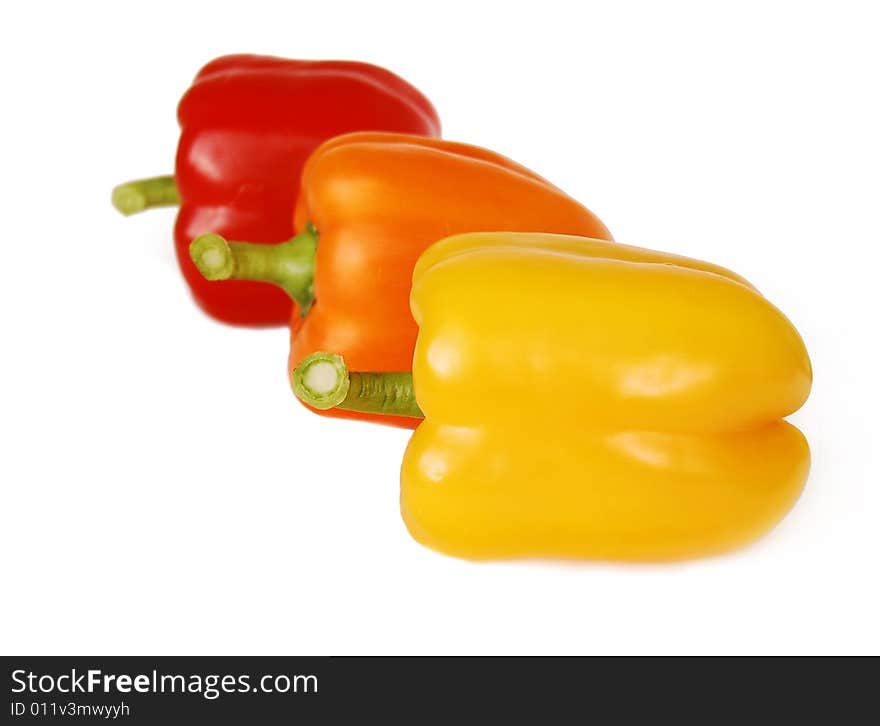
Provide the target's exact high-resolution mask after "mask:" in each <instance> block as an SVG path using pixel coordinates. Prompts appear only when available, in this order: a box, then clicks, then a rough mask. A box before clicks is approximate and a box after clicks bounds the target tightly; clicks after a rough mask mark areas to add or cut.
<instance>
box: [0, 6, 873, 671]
mask: <svg viewBox="0 0 880 726" xmlns="http://www.w3.org/2000/svg"><path fill="white" fill-rule="evenodd" d="M875 12H876V6H875V5H874V4H873V3H871V2H865V3H862V4H858V3H852V2H840V1H837V2H827V3H809V2H792V3H782V2H768V1H766V0H765V1H763V2H757V3H751V2H742V1H740V2H736V3H728V4H725V3H700V2H694V3H680V2H666V3H648V2H645V3H634V2H613V3H612V2H608V3H574V2H559V3H556V2H547V1H544V2H540V3H513V2H505V3H499V4H491V5H490V4H488V3H477V2H468V3H461V4H456V3H450V2H444V3H432V4H425V5H422V4H418V3H413V2H408V3H386V2H380V1H378V0H372V1H371V2H362V3H354V4H352V5H351V6H342V5H340V4H338V3H332V2H315V1H314V0H310V1H309V2H284V3H281V2H279V3H277V4H268V3H262V2H254V1H253V0H249V1H248V2H246V3H242V2H240V0H237V1H236V2H232V3H220V2H211V3H183V2H176V3H162V2H158V1H157V0H150V2H148V3H146V4H144V3H107V4H106V5H95V4H89V3H81V2H77V3H58V4H57V5H42V4H40V3H5V4H4V5H3V9H2V10H0V60H2V65H0V68H2V70H0V73H2V89H0V98H2V102H0V103H2V115H0V130H2V133H0V145H2V149H0V150H2V156H0V164H2V168H0V209H2V216H0V220H2V237H3V239H2V242H0V260H2V282H0V303H2V316H3V317H2V338H0V341H2V342H0V346H2V351H3V352H2V358H0V366H2V370H0V395H2V400H0V416H2V419H0V426H2V439H0V441H2V470H0V472H2V527H0V559H2V586H0V587H2V597H0V611H2V613H0V614H2V618H0V642H2V650H3V651H4V652H6V653H9V654H11V653H15V654H25V653H27V654H44V653H68V654H73V653H83V652H88V653H102V654H145V653H152V654H156V653H187V654H196V653H199V654H201V653H206V654H207V653H226V654H236V653H250V654H265V653H278V654H334V653H335V654H341V653H779V652H786V653H830V652H838V653H844V652H846V653H854V652H862V653H867V652H872V653H877V652H878V651H880V634H878V614H877V613H878V610H880V598H878V553H880V534H878V532H880V497H878V483H880V466H878V454H877V449H878V444H880V442H878V436H877V422H878V416H880V395H878V370H880V359H878V342H877V340H878V310H880V307H878V291H877V283H878V264H880V258H878V247H880V105H878V104H880V101H878V99H880V87H878V72H880V44H878V43H877V38H878V35H880V23H878V20H877V16H876V15H875ZM237 51H238V52H241V51H245V52H247V51H249V52H261V53H271V54H277V55H284V56H289V57H305V58H352V59H360V60H367V61H372V62H375V63H379V64H382V65H385V66H387V67H388V68H391V69H392V70H395V71H397V72H399V73H400V74H402V75H403V76H404V77H406V78H407V79H408V80H410V81H411V82H413V83H415V84H416V85H418V86H419V87H420V88H421V89H423V90H424V91H425V93H427V94H428V95H429V96H430V97H431V98H432V100H433V101H434V102H435V104H436V105H437V108H438V109H439V110H440V113H441V117H442V119H443V122H444V131H445V135H446V136H447V137H448V138H451V139H456V140H461V141H468V142H472V143H477V144H481V145H485V146H489V147H491V148H493V149H496V150H498V151H500V152H502V153H505V154H507V155H509V156H511V157H513V158H514V159H516V160H518V161H520V162H522V163H525V164H526V165H528V166H530V167H532V168H534V169H535V170H537V171H538V172H540V173H542V174H544V175H545V176H547V177H549V178H550V179H551V180H553V181H554V182H555V183H556V184H558V185H559V186H561V187H562V188H563V189H565V190H566V191H568V192H569V193H571V194H572V195H573V196H575V197H577V198H579V199H580V200H582V201H583V202H585V203H586V204H587V205H588V206H589V207H590V208H592V209H593V210H594V211H595V212H596V213H597V214H599V216H600V217H601V218H602V219H603V220H604V221H605V222H606V224H607V225H608V226H609V227H610V229H611V230H612V231H613V233H614V235H615V237H616V238H617V239H618V240H619V241H621V242H626V243H631V244H638V245H643V246H651V247H655V248H659V249H663V250H668V251H672V252H677V253H682V254H686V255H691V256H696V257H701V258H705V259H709V260H712V261H714V262H717V263H720V264H723V265H725V266H727V267H730V268H732V269H734V270H736V271H738V272H740V273H741V274H743V275H745V276H746V277H748V278H749V279H751V280H752V281H753V282H754V283H755V284H756V285H757V286H758V287H759V288H760V289H761V290H762V291H763V292H764V294H766V295H767V296H768V297H769V298H770V299H771V300H773V301H774V302H775V303H776V304H777V305H778V306H779V307H780V308H781V309H782V310H783V311H785V312H786V314H787V315H788V316H789V317H790V318H791V319H792V321H794V323H795V325H796V326H797V327H798V328H799V330H800V331H801V333H802V335H803V337H804V339H805V340H806V343H807V347H808V349H809V351H810V353H811V356H812V361H813V366H814V369H815V381H814V388H813V393H812V396H811V398H810V400H809V401H808V402H807V404H806V406H805V407H804V408H803V409H802V410H801V411H800V412H798V413H797V414H796V415H795V416H793V417H792V421H793V422H794V423H795V424H796V425H798V426H799V427H800V428H801V429H802V430H803V431H804V432H805V434H806V435H807V437H808V439H809V441H810V444H811V446H812V451H813V469H812V474H811V476H810V480H809V482H808V484H807V487H806V490H805V491H804V494H803V497H802V498H801V500H800V502H799V503H798V505H797V506H796V507H795V509H794V510H793V512H792V513H791V515H790V516H789V517H788V518H787V519H786V520H785V521H784V522H783V523H782V524H781V525H780V526H779V527H778V528H777V529H776V530H775V531H774V532H773V533H772V534H771V535H770V536H768V537H766V538H765V539H764V540H762V541H761V542H759V543H758V544H756V545H755V546H752V547H750V548H749V549H747V550H745V551H742V552H739V553H736V554H733V555H730V556H725V557H720V558H715V559H711V560H704V561H700V562H696V563H691V564H682V565H676V566H649V567H648V566H646V567H641V566H615V565H606V564H589V563H588V564H583V565H574V564H554V563H513V564H472V563H467V562H462V561H457V560H454V559H449V558H446V557H443V556H441V555H438V554H435V553H433V552H431V551H428V550H426V549H423V548H422V547H421V546H419V545H418V544H416V543H415V542H414V541H412V540H411V539H410V537H409V536H408V535H407V532H406V530H405V528H404V526H403V523H402V521H401V519H400V516H399V513H398V504H397V497H398V480H397V477H398V466H399V462H400V459H401V455H402V453H403V450H404V447H405V445H406V441H407V438H408V435H409V434H408V432H406V431H402V430H395V429H389V428H384V427H374V426H369V425H364V424H357V423H345V422H339V421H332V420H325V419H322V418H319V417H316V416H313V415H310V414H309V413H308V412H307V411H305V410H304V409H303V408H301V407H300V406H299V405H298V404H297V402H296V401H295V400H294V398H293V396H292V395H291V394H290V392H289V389H288V384H287V380H286V365H285V364H286V355H287V336H286V332H285V330H283V329H273V330H268V331H266V330H257V331H254V330H242V329H234V328H230V327H225V326H222V325H220V324H217V323H214V322H212V321H211V320H209V319H208V318H207V317H205V316H204V315H203V314H202V313H201V312H199V310H198V309H197V308H196V307H195V306H194V305H193V304H192V302H191V300H190V298H189V294H188V291H187V288H186V286H185V285H184V283H183V281H182V279H181V278H180V276H179V274H178V271H177V268H176V263H175V260H174V257H173V250H172V242H171V231H172V224H173V220H174V211H173V210H159V211H152V212H150V213H145V214H143V215H140V216H137V217H132V218H123V217H121V216H119V215H118V214H116V212H115V211H114V210H113V209H112V208H111V206H110V203H109V196H110V189H111V187H112V186H113V185H114V184H115V183H117V182H120V181H123V180H126V179H129V178H132V177H137V176H146V175H150V174H158V173H163V172H169V171H171V170H172V168H173V167H172V165H173V159H174V150H175V146H176V141H177V127H176V121H175V106H176V103H177V100H178V98H179V96H180V94H181V93H182V92H183V91H184V90H185V88H186V87H187V85H188V83H189V81H190V80H191V78H192V76H193V74H194V73H195V71H196V70H197V69H198V68H199V67H200V66H201V65H202V64H203V63H204V62H205V61H207V60H209V59H210V58H212V57H214V56H217V55H220V54H223V53H227V52H237ZM303 113H308V109H306V108H304V109H303ZM524 304H533V301H524Z"/></svg>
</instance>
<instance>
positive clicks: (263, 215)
mask: <svg viewBox="0 0 880 726" xmlns="http://www.w3.org/2000/svg"><path fill="white" fill-rule="evenodd" d="M177 116H178V120H179V122H180V126H181V136H180V143H179V146H178V149H177V162H176V167H175V175H174V177H169V176H166V177H155V178H152V179H143V180H139V181H135V182H129V183H127V184H122V185H120V186H118V187H117V188H116V189H114V191H113V203H114V205H115V206H116V207H117V208H118V209H119V210H120V211H121V212H122V213H123V214H133V213H135V212H139V211H141V210H143V209H146V208H148V207H154V206H167V205H174V204H178V203H179V204H180V211H179V213H178V215H177V223H176V225H175V230H174V237H175V245H176V251H177V259H178V262H179V264H180V267H181V270H182V272H183V275H184V277H185V278H186V281H187V283H188V284H189V286H190V288H191V290H192V293H193V296H194V297H195V299H196V301H197V302H198V304H199V305H200V306H201V307H202V308H203V309H204V310H205V311H206V312H207V313H208V314H210V315H212V316H214V317H215V318H218V319H220V320H223V321H225V322H229V323H237V324H243V325H282V324H286V323H287V322H289V320H290V315H291V306H292V303H291V299H290V297H289V296H288V295H286V294H285V293H284V292H283V291H282V290H280V289H278V288H276V287H274V286H271V285H263V284H260V283H258V282H252V281H247V280H235V281H230V282H227V283H226V284H224V285H215V284H212V283H210V282H209V281H207V280H205V278H204V277H202V275H201V274H200V273H199V271H198V270H197V269H196V267H195V265H194V264H193V262H192V260H191V259H190V255H189V244H190V242H191V241H192V240H193V239H194V238H195V237H197V236H199V235H200V234H202V233H204V232H209V231H211V232H218V233H220V234H222V235H223V236H225V237H229V238H232V239H247V240H250V241H252V242H259V243H264V244H268V243H277V242H282V241H284V240H287V239H289V238H290V237H291V236H292V235H293V233H294V229H293V212H294V205H295V202H296V198H297V194H298V192H299V183H300V172H301V169H302V166H303V164H304V162H305V160H306V158H307V157H308V156H309V154H310V153H311V152H312V150H314V149H315V148H316V147H317V146H318V145H319V144H321V142H323V141H324V140H326V139H329V138H331V137H333V136H337V135H339V134H342V133H346V132H350V131H359V130H366V131H370V130H379V131H398V132H405V133H412V134H418V135H424V136H433V137H436V136H439V135H440V121H439V119H438V118H437V113H436V111H435V110H434V108H433V106H432V105H431V103H430V101H428V99H427V98H425V97H424V96H423V95H422V94H421V93H420V92H419V91H418V90H417V89H416V88H414V87H413V86H411V85H410V84H409V83H407V82H406V81H404V80H403V79H402V78H400V77H398V76H396V75H395V74H393V73H391V72H390V71H387V70H385V69H384V68H379V67H377V66H373V65H369V64H366V63H357V62H350V61H300V60H286V59H282V58H272V57H266V56H256V55H232V56H225V57H222V58H218V59H216V60H213V61H211V62H210V63H208V64H207V65H206V66H205V67H204V68H202V70H201V71H199V73H198V75H197V76H196V78H195V81H194V82H193V84H192V86H191V87H190V89H189V90H188V91H187V92H186V94H185V95H184V96H183V98H182V99H181V101H180V105H179V106H178V111H177Z"/></svg>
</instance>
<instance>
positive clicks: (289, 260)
mask: <svg viewBox="0 0 880 726" xmlns="http://www.w3.org/2000/svg"><path fill="white" fill-rule="evenodd" d="M317 249H318V230H316V229H315V227H314V226H313V225H312V224H307V225H306V228H305V229H304V230H303V231H302V232H300V233H299V234H298V235H296V237H293V238H292V239H289V240H287V241H286V242H280V243H278V244H257V243H254V242H230V241H227V240H225V239H224V238H223V237H221V236H220V235H219V234H213V233H209V234H203V235H201V236H199V237H196V238H195V239H194V240H193V241H192V242H191V243H190V246H189V255H190V257H191V258H192V261H193V262H194V263H195V265H196V267H198V268H199V272H201V273H202V275H203V276H204V277H205V279H208V280H255V281H257V282H266V283H270V284H273V285H278V287H280V288H281V289H282V290H284V291H285V292H286V293H287V294H288V295H290V297H291V298H292V299H293V300H295V301H296V303H297V304H298V305H299V311H300V315H302V316H303V317H305V315H306V313H307V312H308V311H309V308H310V307H311V306H312V303H313V302H314V300H315V293H314V287H313V283H314V279H315V252H316V250H317Z"/></svg>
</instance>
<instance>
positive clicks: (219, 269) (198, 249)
mask: <svg viewBox="0 0 880 726" xmlns="http://www.w3.org/2000/svg"><path fill="white" fill-rule="evenodd" d="M189 256H190V258H191V259H192V261H193V263H194V264H195V266H196V267H198V268H199V272H201V273H202V276H203V277H204V278H205V279H206V280H228V279H229V278H230V277H232V275H233V273H234V272H235V257H233V255H232V250H231V249H230V248H229V243H228V242H227V241H226V240H225V239H223V237H221V236H220V235H219V234H214V233H213V232H209V233H208V234H203V235H200V236H198V237H196V238H195V239H194V240H193V241H192V243H191V244H190V246H189Z"/></svg>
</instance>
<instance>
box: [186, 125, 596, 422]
mask: <svg viewBox="0 0 880 726" xmlns="http://www.w3.org/2000/svg"><path fill="white" fill-rule="evenodd" d="M311 225H313V226H314V229H315V230H316V234H317V236H318V239H319V242H318V244H317V256H316V259H315V261H314V276H313V290H312V293H313V296H314V304H313V305H311V307H310V308H309V311H308V314H307V315H306V316H305V317H304V318H302V319H301V317H300V315H299V311H298V310H295V311H294V315H293V317H292V320H291V345H290V361H289V363H290V370H293V369H294V368H295V367H296V365H297V364H298V363H299V362H300V361H301V360H302V359H303V358H304V357H305V356H307V355H309V354H310V353H313V352H315V351H322V350H330V351H334V352H338V353H341V354H343V355H344V356H345V359H346V360H347V361H349V363H350V364H351V365H352V366H355V367H356V369H357V370H409V368H410V364H411V361H412V353H413V347H414V345H415V341H416V336H417V334H418V328H417V326H416V323H415V321H414V320H413V318H412V314H411V313H410V308H409V294H410V287H411V281H412V274H413V267H414V266H415V264H416V260H417V259H418V258H419V256H420V255H421V254H422V253H423V252H424V251H425V249H426V248H427V247H429V246H430V245H431V244H432V243H433V242H435V241H436V240H438V239H440V238H441V237H444V236H446V235H448V234H452V233H456V232H473V231H482V230H492V229H497V228H504V229H510V230H523V231H524V230H534V229H538V230H542V231H548V232H558V233H566V234H581V235H589V236H592V237H601V238H604V239H610V234H609V233H608V230H607V229H606V228H605V226H604V225H603V224H602V222H600V221H599V219H597V218H596V216H595V215H593V213H592V212H590V211H589V210H588V209H586V208H585V207H584V206H583V205H581V204H580V203H578V202H576V201H575V200H574V199H572V198H571V197H569V196H568V195H566V194H565V193H563V192H562V191H560V190H559V189H557V188H556V187H554V186H553V185H552V184H550V183H549V182H548V181H547V180H545V179H543V178H541V177H540V176H538V175H537V174H535V173H534V172H532V171H530V170H528V169H526V168H525V167H522V166H520V165H519V164H516V163H514V162H513V161H511V160H510V159H507V158H506V157H503V156H501V155H500V154H496V153H494V152H492V151H488V150H486V149H482V148H479V147H475V146H468V145H466V144H459V143H454V142H451V141H446V140H440V139H428V138H422V137H416V136H412V135H404V134H389V133H354V134H348V135H345V136H341V137H337V138H335V139H331V140H330V141H327V142H325V143H324V144H323V145H322V146H321V147H320V148H318V149H317V150H316V151H315V152H314V153H313V154H312V155H311V157H310V158H309V160H308V161H307V162H306V165H305V168H304V170H303V177H302V190H301V192H300V197H299V200H298V202H297V207H296V215H295V224H294V227H295V228H296V229H297V230H304V229H306V228H311ZM306 241H307V240H304V239H303V237H302V236H301V237H300V238H299V239H297V240H293V241H292V242H291V243H288V246H287V247H284V246H281V247H279V248H278V260H279V262H278V263H277V265H275V266H274V268H273V265H272V264H271V263H268V262H264V261H262V260H260V261H255V260H254V259H253V253H254V252H261V251H262V250H254V248H253V247H250V246H247V245H241V244H237V243H234V242H233V243H230V245H231V247H230V248H228V249H227V248H226V247H222V243H223V241H222V240H220V241H219V242H218V240H217V239H216V238H215V237H209V238H207V239H205V240H197V241H196V242H195V243H194V244H193V249H192V252H193V255H194V258H195V259H196V260H197V261H198V262H199V264H200V266H201V267H202V269H203V272H206V273H207V274H211V272H210V269H209V268H210V265H206V264H204V262H203V261H202V260H201V259H200V257H201V256H202V255H204V254H205V253H209V254H210V255H215V256H227V255H231V256H232V257H233V258H234V263H235V264H233V265H229V266H226V267H224V269H223V271H222V273H221V274H220V275H219V277H221V278H222V277H225V276H226V275H227V274H238V275H249V274H251V270H252V268H257V273H256V276H257V277H260V278H262V279H268V278H270V277H271V278H272V279H273V281H274V282H276V284H281V283H283V281H284V280H285V279H288V278H289V275H288V274H287V273H289V272H290V270H292V269H294V268H296V265H295V264H294V260H292V259H291V258H290V257H285V256H284V255H285V254H288V253H290V255H293V254H295V253H297V251H298V250H299V251H301V245H302V243H303V242H306ZM309 243H311V242H309ZM217 244H220V245H221V246H220V247H217V246H216V245H217ZM285 250H286V251H285ZM300 261H301V260H300ZM224 262H226V260H224ZM257 262H259V264H257ZM285 265H287V267H285ZM270 268H271V269H270ZM217 284H218V286H221V287H222V286H223V285H224V284H226V283H225V282H220V283H217ZM294 288H296V285H290V284H288V291H289V292H290V294H295V292H293V290H294ZM530 299H531V298H530ZM522 304H523V301H522V300H521V301H519V302H518V303H517V305H516V306H515V307H514V308H512V309H511V314H513V312H514V311H515V310H516V309H517V308H519V307H521V306H522ZM326 413H328V414H329V415H333V416H338V417H345V418H366V419H371V420H374V421H378V422H381V423H390V424H394V425H399V426H407V427H413V426H414V425H416V423H417V422H415V421H414V420H413V419H412V418H409V417H399V416H397V417H389V416H380V415H373V414H371V413H365V412H359V411H355V412H353V411H344V410H336V409H334V410H331V411H328V412H326Z"/></svg>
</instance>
